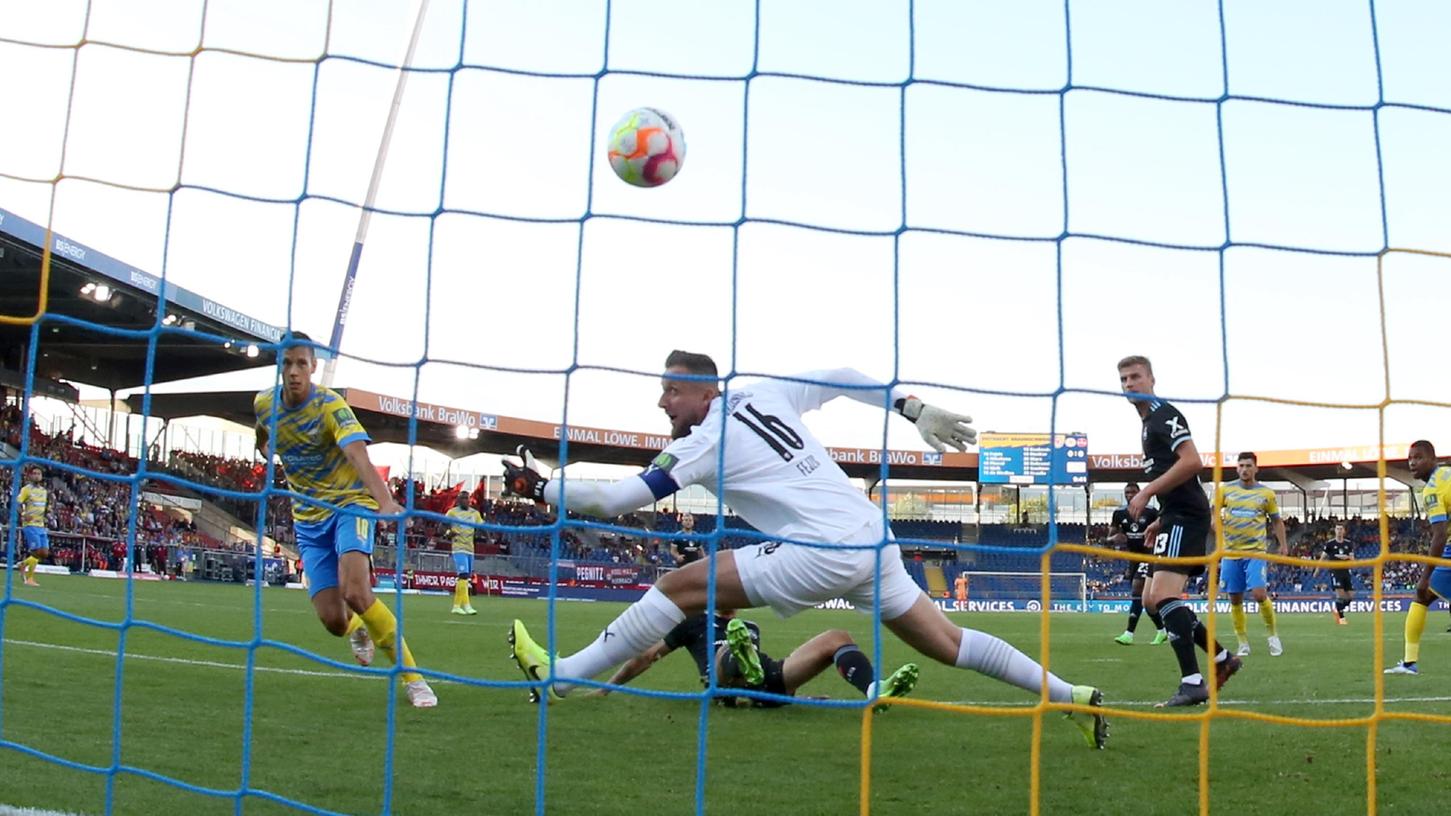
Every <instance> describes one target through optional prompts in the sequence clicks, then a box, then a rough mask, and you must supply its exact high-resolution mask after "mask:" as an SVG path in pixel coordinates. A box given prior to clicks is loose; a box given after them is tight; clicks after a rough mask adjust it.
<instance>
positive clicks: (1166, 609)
mask: <svg viewBox="0 0 1451 816" xmlns="http://www.w3.org/2000/svg"><path fill="white" fill-rule="evenodd" d="M1159 616H1160V617H1162V618H1163V619H1164V628H1165V629H1167V630H1168V631H1169V645H1170V646H1173V647H1174V657H1176V658H1178V659H1179V675H1180V676H1181V677H1188V676H1189V675H1191V674H1199V658H1198V656H1197V655H1195V654H1194V635H1195V628H1196V627H1195V624H1196V623H1198V622H1199V621H1198V619H1197V618H1195V617H1194V610H1192V609H1190V608H1189V605H1188V604H1186V603H1184V602H1183V601H1181V600H1178V599H1177V598H1176V599H1175V600H1172V601H1170V602H1168V603H1167V604H1164V606H1161V607H1159Z"/></svg>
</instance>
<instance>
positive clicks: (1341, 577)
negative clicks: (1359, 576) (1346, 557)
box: [1330, 569, 1355, 592]
mask: <svg viewBox="0 0 1451 816" xmlns="http://www.w3.org/2000/svg"><path fill="white" fill-rule="evenodd" d="M1330 577H1331V578H1332V579H1334V583H1335V588H1336V589H1343V590H1345V591H1346V592H1354V591H1355V581H1353V580H1351V578H1350V570H1349V569H1333V570H1331V571H1330Z"/></svg>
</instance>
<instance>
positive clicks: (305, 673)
mask: <svg viewBox="0 0 1451 816" xmlns="http://www.w3.org/2000/svg"><path fill="white" fill-rule="evenodd" d="M5 643H6V645H15V646H33V647H35V648H37V649H55V650H58V651H62V652H77V653H80V654H91V655H102V656H106V657H115V656H116V651H115V650H114V649H87V648H83V647H81V646H63V645H61V644H59V643H39V642H36V641H33V640H16V639H14V638H6V639H5ZM126 658H127V659H128V660H153V661H156V662H158V663H180V664H182V665H186V666H205V667H207V668H212V669H242V670H245V669H246V668H247V666H246V664H243V663H222V662H220V661H217V660H193V659H191V658H186V657H162V656H161V655H148V654H137V653H136V652H127V653H126ZM256 670H257V671H259V672H270V673H272V674H295V675H299V676H302V677H346V678H348V679H350V680H381V679H386V678H384V677H382V676H381V675H374V674H354V673H352V672H340V671H317V670H313V669H284V668H280V667H277V666H257V667H256ZM0 816H5V814H4V812H3V811H0Z"/></svg>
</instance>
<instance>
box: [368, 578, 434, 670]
mask: <svg viewBox="0 0 1451 816" xmlns="http://www.w3.org/2000/svg"><path fill="white" fill-rule="evenodd" d="M363 625H364V626H366V627H368V634H369V635H371V636H372V638H373V643H374V644H376V645H377V647H378V649H379V651H381V652H383V654H386V655H388V659H389V660H392V661H393V662H394V663H399V662H400V660H399V658H400V655H399V654H398V652H402V655H401V658H402V661H401V662H402V665H403V666H405V667H407V668H410V669H411V668H414V667H416V666H417V665H418V664H417V663H415V662H414V661H413V653H412V652H410V651H409V650H408V643H407V641H405V640H404V639H403V638H400V637H397V635H398V619H397V618H395V617H393V612H392V611H391V610H389V609H388V607H386V606H384V605H383V602H382V601H380V600H377V599H374V601H373V605H372V606H370V607H368V608H367V610H365V611H364V612H363ZM395 639H396V640H397V641H398V645H399V647H401V648H399V649H397V650H396V651H395V650H394V648H393V641H394V640H395ZM402 678H403V682H405V683H412V682H413V681H414V680H422V679H423V675H421V674H419V673H417V672H403V674H402Z"/></svg>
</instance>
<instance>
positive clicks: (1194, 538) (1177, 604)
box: [1118, 356, 1242, 707]
mask: <svg viewBox="0 0 1451 816" xmlns="http://www.w3.org/2000/svg"><path fill="white" fill-rule="evenodd" d="M1118 377H1119V385H1120V386H1121V387H1122V388H1123V391H1124V393H1125V394H1126V395H1128V398H1129V401H1130V402H1132V403H1133V405H1134V408H1136V409H1137V410H1138V412H1139V416H1140V417H1141V418H1142V419H1143V423H1144V428H1143V445H1144V473H1145V474H1146V475H1147V476H1148V478H1149V483H1148V484H1146V485H1144V487H1143V489H1142V490H1140V491H1139V492H1138V493H1137V494H1135V496H1134V497H1133V499H1131V500H1130V501H1129V506H1128V515H1129V518H1131V519H1142V518H1144V511H1145V510H1147V509H1148V506H1149V499H1152V498H1155V497H1158V499H1159V516H1160V517H1159V533H1158V535H1156V536H1155V537H1154V542H1153V552H1154V555H1157V556H1165V557H1168V558H1193V557H1196V556H1203V555H1205V554H1207V552H1208V545H1209V533H1210V513H1209V499H1208V498H1206V497H1205V495H1204V488H1202V487H1201V486H1200V484H1199V470H1200V469H1201V468H1202V467H1203V466H1204V465H1203V463H1202V462H1201V461H1200V459H1199V449H1198V448H1196V447H1195V446H1194V438H1193V437H1192V436H1191V435H1190V433H1189V422H1188V420H1186V419H1185V418H1184V415H1183V414H1181V413H1179V409H1178V408H1175V407H1174V406H1172V405H1170V404H1169V403H1167V402H1165V401H1164V400H1161V399H1159V398H1157V397H1155V396H1154V368H1153V365H1152V364H1150V362H1149V360H1148V358H1147V357H1139V356H1134V357H1125V358H1124V359H1122V360H1120V361H1119V364H1118ZM1202 572H1204V565H1202V564H1161V563H1156V564H1154V566H1153V568H1152V569H1151V570H1150V573H1149V579H1148V582H1147V585H1146V586H1145V587H1144V607H1145V608H1146V609H1148V610H1149V612H1150V613H1151V614H1152V613H1155V612H1157V613H1158V614H1159V618H1160V619H1161V620H1162V621H1163V622H1164V629H1166V630H1167V631H1168V632H1169V643H1170V645H1172V646H1173V647H1174V657H1176V658H1177V659H1178V661H1179V675H1180V680H1179V690H1178V691H1176V692H1175V693H1174V695H1173V696H1172V697H1170V698H1169V699H1167V700H1165V701H1164V702H1162V703H1160V704H1159V706H1160V707H1163V706H1190V705H1199V704H1201V703H1204V702H1206V701H1208V700H1209V686H1208V685H1207V684H1206V683H1205V682H1204V675H1202V674H1200V673H1199V658H1198V656H1197V655H1195V654H1194V647H1195V646H1196V645H1197V646H1198V647H1199V648H1201V649H1203V650H1204V651H1205V652H1206V653H1208V654H1211V655H1213V656H1214V679H1215V685H1216V687H1222V686H1223V685H1224V684H1225V682H1227V681H1228V680H1229V678H1230V677H1231V676H1232V675H1233V674H1234V673H1235V672H1237V671H1239V668H1240V666H1241V665H1242V661H1241V660H1240V659H1239V658H1238V657H1235V656H1233V655H1231V654H1230V653H1229V652H1228V651H1226V650H1225V648H1224V647H1223V646H1220V645H1219V643H1218V642H1217V641H1216V642H1215V643H1213V644H1210V643H1209V633H1208V631H1207V630H1206V629H1205V628H1204V624H1203V623H1202V622H1200V621H1199V619H1198V618H1197V617H1196V616H1195V615H1194V610H1193V609H1190V608H1189V604H1187V603H1185V602H1184V601H1183V600H1181V599H1180V595H1182V594H1183V592H1184V584H1185V582H1186V581H1187V580H1188V579H1189V578H1190V577H1191V576H1195V575H1199V574H1200V573H1202Z"/></svg>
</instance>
